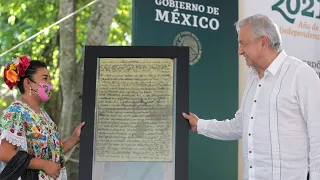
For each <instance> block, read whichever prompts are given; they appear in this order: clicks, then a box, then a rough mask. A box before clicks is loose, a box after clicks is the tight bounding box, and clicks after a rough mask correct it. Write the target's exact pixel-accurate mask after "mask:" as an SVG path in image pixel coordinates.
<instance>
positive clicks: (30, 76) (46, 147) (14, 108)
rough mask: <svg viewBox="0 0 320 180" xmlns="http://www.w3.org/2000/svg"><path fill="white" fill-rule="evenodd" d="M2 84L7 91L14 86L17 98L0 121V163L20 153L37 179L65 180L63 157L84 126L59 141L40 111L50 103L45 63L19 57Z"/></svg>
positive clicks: (47, 72) (50, 89)
mask: <svg viewBox="0 0 320 180" xmlns="http://www.w3.org/2000/svg"><path fill="white" fill-rule="evenodd" d="M4 81H5V83H6V84H7V85H8V87H9V88H10V89H12V88H13V87H15V86H17V87H18V89H19V91H20V93H21V98H20V100H17V101H15V102H13V103H12V104H11V105H10V106H9V107H8V108H7V109H6V110H5V111H4V114H3V115H2V117H1V119H0V134H1V138H0V161H2V162H4V163H8V162H11V163H12V161H10V160H11V159H13V157H15V156H16V155H17V154H18V153H17V152H21V151H22V152H23V151H24V152H27V154H29V155H32V156H33V158H30V159H31V160H30V162H28V164H27V168H28V169H34V170H39V171H37V173H38V175H37V178H39V179H40V180H48V179H49V180H51V179H61V180H65V179H66V177H67V176H66V170H65V167H64V154H65V153H66V152H68V151H69V150H71V149H72V148H73V147H74V146H75V145H77V144H78V142H79V140H80V133H81V128H82V126H83V125H84V122H83V123H81V124H79V125H78V127H76V129H75V131H74V133H73V135H72V136H71V137H70V138H69V139H68V140H67V141H65V142H62V141H61V139H60V137H59V133H58V131H57V126H56V124H55V123H54V122H53V121H52V120H51V118H50V117H49V116H48V114H47V113H46V111H45V110H44V109H42V108H40V104H41V102H44V101H47V100H49V99H50V96H51V94H52V88H53V86H52V84H51V81H50V74H49V71H48V69H47V68H46V64H45V63H43V62H41V61H30V59H29V58H28V57H27V56H22V55H20V54H19V55H17V57H16V58H15V59H14V60H13V62H12V63H11V64H10V65H8V64H7V65H6V67H5V70H4ZM8 165H9V164H8Z"/></svg>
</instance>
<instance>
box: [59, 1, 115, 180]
mask: <svg viewBox="0 0 320 180" xmlns="http://www.w3.org/2000/svg"><path fill="white" fill-rule="evenodd" d="M117 4H118V0H100V1H97V3H96V4H95V7H94V9H93V11H92V13H91V17H90V22H89V29H88V35H87V43H86V44H87V45H105V44H106V43H107V37H108V34H109V27H110V25H111V22H112V19H113V15H114V14H115V10H116V6H117ZM74 11H75V1H68V0H60V10H59V16H60V18H62V17H64V16H66V15H68V14H70V13H72V12H74ZM75 35H76V24H75V17H72V18H69V19H68V20H66V21H64V22H63V23H62V24H61V25H60V37H61V39H60V83H61V87H62V98H63V103H62V111H61V116H60V117H61V118H60V120H61V121H60V124H59V127H60V132H61V136H62V137H64V138H66V137H68V136H70V135H72V132H73V129H74V128H75V127H76V126H77V125H78V124H79V123H80V117H81V116H80V114H79V112H81V106H80V104H81V100H82V81H83V61H84V58H83V55H82V56H81V59H80V60H79V61H77V60H76V53H75V50H76V49H75V46H76V38H75ZM74 153H75V155H76V156H77V155H78V149H77V151H74ZM73 167H74V166H72V165H70V166H69V168H68V169H69V171H72V170H75V168H73ZM76 172H77V171H73V172H70V173H69V175H70V178H69V179H74V177H76V176H77V174H78V173H76Z"/></svg>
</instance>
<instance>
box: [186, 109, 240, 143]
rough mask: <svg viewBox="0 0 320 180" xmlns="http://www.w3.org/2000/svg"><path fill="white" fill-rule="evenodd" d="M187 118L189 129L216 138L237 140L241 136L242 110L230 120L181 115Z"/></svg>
mask: <svg viewBox="0 0 320 180" xmlns="http://www.w3.org/2000/svg"><path fill="white" fill-rule="evenodd" d="M183 116H184V118H186V119H188V120H189V123H190V126H191V130H192V131H194V132H198V134H201V135H204V136H207V137H210V138H214V139H218V140H238V139H241V138H242V110H241V108H240V109H239V110H238V111H237V113H236V115H235V118H233V119H231V120H228V119H227V120H224V121H217V120H215V119H213V120H203V119H199V118H198V117H197V116H196V115H194V114H192V113H190V115H186V114H184V115H183Z"/></svg>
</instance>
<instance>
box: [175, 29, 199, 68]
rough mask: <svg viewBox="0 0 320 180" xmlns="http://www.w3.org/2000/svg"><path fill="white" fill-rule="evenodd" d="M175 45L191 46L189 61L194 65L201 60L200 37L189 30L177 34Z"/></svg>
mask: <svg viewBox="0 0 320 180" xmlns="http://www.w3.org/2000/svg"><path fill="white" fill-rule="evenodd" d="M173 45H174V46H188V47H189V59H190V60H189V61H190V62H189V63H190V65H194V64H195V63H197V62H198V61H199V59H200V58H201V55H202V48H201V44H200V41H199V39H198V37H197V36H196V35H195V34H193V33H191V32H188V31H184V32H180V33H179V34H177V36H176V37H175V39H174V41H173Z"/></svg>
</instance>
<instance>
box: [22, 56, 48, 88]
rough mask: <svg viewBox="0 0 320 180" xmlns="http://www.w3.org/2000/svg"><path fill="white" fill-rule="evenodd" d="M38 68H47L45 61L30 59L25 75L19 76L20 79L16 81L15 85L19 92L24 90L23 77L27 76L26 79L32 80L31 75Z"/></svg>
mask: <svg viewBox="0 0 320 180" xmlns="http://www.w3.org/2000/svg"><path fill="white" fill-rule="evenodd" d="M39 68H47V65H46V63H44V62H42V61H38V60H32V61H30V65H29V67H28V69H27V70H26V72H25V75H24V76H23V77H20V81H19V82H18V85H17V87H18V88H19V91H20V93H21V94H24V92H25V89H24V87H23V81H24V79H26V78H28V79H31V80H33V79H32V77H33V75H34V74H35V73H36V72H37V69H39Z"/></svg>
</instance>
